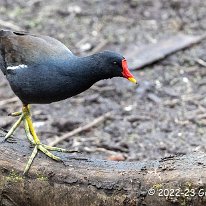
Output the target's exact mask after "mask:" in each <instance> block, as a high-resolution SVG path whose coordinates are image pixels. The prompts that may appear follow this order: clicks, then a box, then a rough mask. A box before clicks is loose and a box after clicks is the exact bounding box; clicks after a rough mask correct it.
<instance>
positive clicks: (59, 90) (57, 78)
mask: <svg viewBox="0 0 206 206" xmlns="http://www.w3.org/2000/svg"><path fill="white" fill-rule="evenodd" d="M60 70H61V68H57V67H50V68H49V67H47V66H36V67H28V68H26V67H22V68H21V69H13V70H9V72H8V74H7V79H8V81H9V83H10V86H11V88H12V89H13V91H14V93H15V94H16V95H17V96H18V97H19V98H20V99H21V101H22V102H23V103H25V104H32V103H33V104H47V103H52V102H56V101H60V100H64V99H67V98H69V97H72V96H75V95H77V94H79V93H81V92H83V91H85V90H87V89H88V88H89V87H91V86H92V84H93V83H92V82H90V81H89V80H88V79H87V78H84V76H81V78H79V75H78V73H76V74H75V72H73V73H71V74H69V73H67V75H64V74H63V73H62V72H61V71H60Z"/></svg>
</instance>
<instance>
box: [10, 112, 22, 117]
mask: <svg viewBox="0 0 206 206" xmlns="http://www.w3.org/2000/svg"><path fill="white" fill-rule="evenodd" d="M20 115H22V112H12V113H10V114H8V116H12V117H18V116H20Z"/></svg>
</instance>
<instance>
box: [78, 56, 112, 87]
mask: <svg viewBox="0 0 206 206" xmlns="http://www.w3.org/2000/svg"><path fill="white" fill-rule="evenodd" d="M76 64H77V65H78V66H77V67H76V68H78V69H79V70H80V73H82V74H83V75H84V76H85V77H87V78H88V79H91V80H92V81H94V83H95V82H97V81H99V80H102V79H108V78H112V77H113V75H112V72H111V69H109V68H108V65H107V62H105V61H103V60H102V59H101V58H99V56H98V54H94V55H91V56H86V57H77V61H76Z"/></svg>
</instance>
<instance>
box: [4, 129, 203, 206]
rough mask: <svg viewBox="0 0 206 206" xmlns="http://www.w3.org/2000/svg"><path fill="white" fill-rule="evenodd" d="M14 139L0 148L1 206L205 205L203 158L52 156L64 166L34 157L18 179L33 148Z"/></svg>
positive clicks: (196, 154)
mask: <svg viewBox="0 0 206 206" xmlns="http://www.w3.org/2000/svg"><path fill="white" fill-rule="evenodd" d="M0 136H5V133H4V132H3V131H0ZM15 138H16V140H17V143H13V144H11V143H8V142H3V143H1V144H0V182H1V184H0V205H30V206H41V205H50V206H56V205H61V206H67V205H73V206H82V205H84V206H90V205H101V206H107V205H112V206H123V205H127V206H136V205H138V206H143V205H147V206H157V205H158V206H174V205H195V206H203V205H205V198H204V197H205V194H206V189H205V185H206V168H205V165H206V154H205V153H202V152H194V153H192V154H188V155H177V156H171V157H168V158H163V159H161V160H159V161H146V162H124V161H120V162H117V161H106V160H97V159H94V158H93V159H89V158H87V157H86V155H81V154H61V153H57V152H54V153H55V154H56V155H58V156H60V157H61V158H62V160H63V161H64V164H62V163H59V162H54V161H53V160H51V159H49V158H47V157H46V156H45V155H44V154H42V153H39V154H38V155H37V157H36V159H35V161H34V163H33V165H32V167H31V169H30V171H29V174H28V176H23V175H22V172H23V169H24V166H25V163H26V162H27V159H28V157H29V155H30V153H31V151H32V148H30V147H29V146H30V145H29V143H28V141H26V140H24V139H19V138H18V137H15Z"/></svg>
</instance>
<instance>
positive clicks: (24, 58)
mask: <svg viewBox="0 0 206 206" xmlns="http://www.w3.org/2000/svg"><path fill="white" fill-rule="evenodd" d="M70 56H73V54H72V52H71V51H70V50H69V49H68V48H67V47H66V46H65V45H64V44H62V43H61V42H60V41H58V40H56V39H54V38H52V37H49V36H41V35H32V34H29V33H26V32H13V31H5V30H1V31H0V68H1V70H2V71H3V73H4V74H6V71H7V67H11V66H18V65H32V64H36V63H38V64H39V63H42V62H45V61H47V60H48V59H50V60H52V59H53V60H56V59H68V58H69V57H70Z"/></svg>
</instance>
